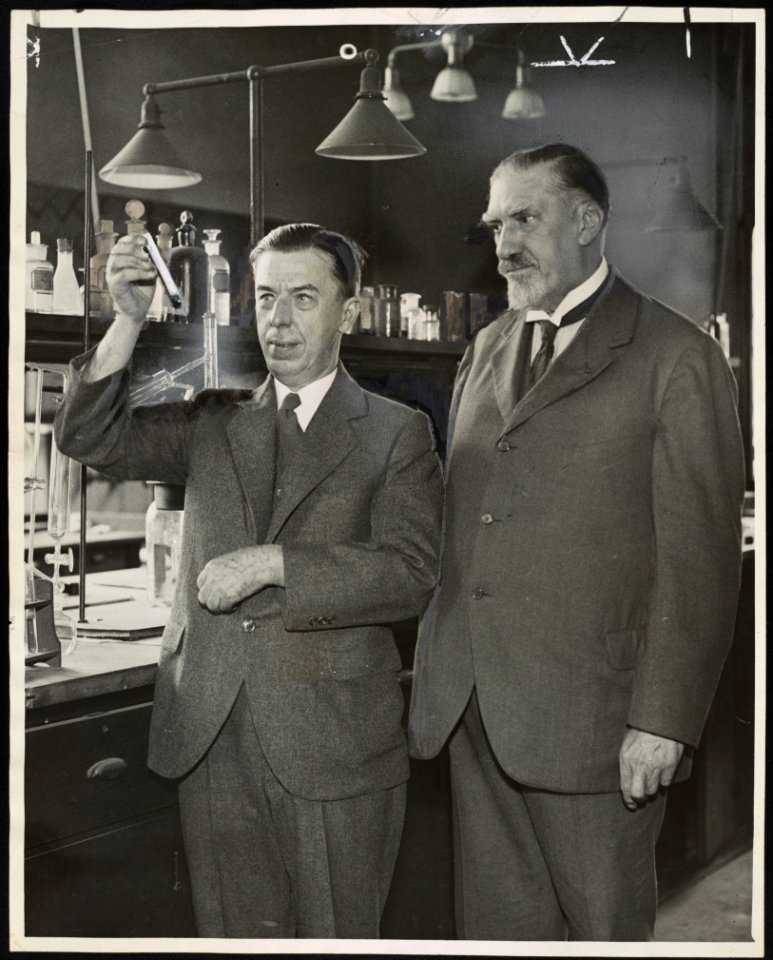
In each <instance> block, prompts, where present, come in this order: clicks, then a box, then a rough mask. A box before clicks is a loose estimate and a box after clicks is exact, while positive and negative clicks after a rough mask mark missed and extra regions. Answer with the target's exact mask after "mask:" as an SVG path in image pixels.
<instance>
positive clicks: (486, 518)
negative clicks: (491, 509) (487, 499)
mask: <svg viewBox="0 0 773 960" xmlns="http://www.w3.org/2000/svg"><path fill="white" fill-rule="evenodd" d="M480 520H481V523H487V524H488V523H493V522H494V518H493V517H492V516H491V514H490V513H484V514H483V516H482V517H481V518H480Z"/></svg>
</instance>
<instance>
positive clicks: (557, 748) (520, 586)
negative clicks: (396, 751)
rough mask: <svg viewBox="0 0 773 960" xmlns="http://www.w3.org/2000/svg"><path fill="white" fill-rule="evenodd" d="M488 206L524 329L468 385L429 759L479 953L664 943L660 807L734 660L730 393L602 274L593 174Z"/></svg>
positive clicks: (651, 310) (706, 354) (607, 271)
mask: <svg viewBox="0 0 773 960" xmlns="http://www.w3.org/2000/svg"><path fill="white" fill-rule="evenodd" d="M490 186H491V188H490V197H489V203H488V208H487V210H486V213H485V214H484V217H483V219H484V221H485V222H486V223H487V224H488V225H489V227H490V229H491V231H492V233H493V236H494V240H495V243H496V252H497V257H498V260H499V272H500V273H501V274H502V275H503V276H504V277H505V278H506V280H507V288H508V299H509V306H510V310H509V311H508V312H507V313H505V314H504V315H503V316H501V317H500V318H499V319H497V320H496V321H495V322H494V323H492V324H491V325H489V326H488V327H486V328H485V329H483V330H482V331H481V332H480V333H479V335H478V336H476V337H475V339H474V340H473V342H472V343H471V344H470V346H469V347H468V350H467V352H466V354H465V356H464V358H463V360H462V363H461V365H460V369H459V373H458V377H457V381H456V385H455V391H454V400H453V405H452V413H451V426H450V435H449V443H448V449H449V458H450V459H449V464H448V470H447V489H446V512H445V532H444V540H443V547H442V559H441V574H440V582H439V585H438V588H437V590H436V593H435V596H434V598H433V600H432V602H431V604H430V607H429V609H428V611H427V613H426V615H425V617H424V619H423V621H422V624H421V628H420V635H419V643H418V646H417V652H416V663H415V676H414V686H413V699H412V708H411V719H410V738H411V744H412V751H413V753H414V754H415V755H416V756H418V757H425V758H428V757H432V756H434V755H435V754H437V753H438V751H439V750H440V749H441V747H442V746H443V744H444V743H445V742H446V740H448V739H449V738H450V756H451V775H452V785H453V800H454V819H455V855H456V856H455V863H456V889H457V901H456V920H457V931H458V933H459V936H460V937H466V938H469V939H495V940H561V939H564V938H565V937H566V936H567V933H568V935H569V937H570V938H571V939H578V940H602V941H603V940H648V939H651V938H652V935H653V927H654V921H655V913H656V883H655V860H654V848H655V841H656V839H657V836H658V832H659V830H660V826H661V823H662V819H663V811H664V803H665V788H667V787H668V785H669V784H670V783H671V782H672V781H673V780H674V779H679V778H681V777H685V776H687V774H688V772H689V762H690V756H689V755H690V752H691V749H692V748H694V747H696V746H697V745H698V741H699V739H700V736H701V732H702V728H703V725H704V722H705V719H706V715H707V712H708V709H709V706H710V703H711V700H712V697H713V694H714V691H715V688H716V684H717V681H718V678H719V675H720V672H721V669H722V665H723V662H724V659H725V656H726V654H727V651H728V648H729V645H730V643H731V640H732V633H733V623H734V617H735V609H736V603H737V593H738V586H739V580H740V567H741V506H742V500H743V492H744V468H743V457H742V449H741V439H740V430H739V424H738V418H737V414H736V405H735V400H736V389H735V382H734V379H733V375H732V373H731V371H730V368H729V365H728V363H727V361H726V359H725V357H724V354H723V353H722V351H721V349H720V347H719V345H718V344H717V342H716V341H715V340H713V339H712V338H711V337H710V336H708V335H707V334H706V333H704V332H703V331H702V330H701V329H699V328H698V327H697V326H696V325H694V324H693V323H691V322H690V321H689V320H687V319H686V318H684V317H682V316H680V315H678V314H676V313H675V312H674V311H673V310H670V309H668V308H667V307H665V306H663V305H662V304H660V303H657V302H655V301H653V300H651V299H650V298H648V297H646V296H644V295H643V294H641V293H639V292H638V291H636V290H634V289H633V288H632V287H631V286H630V285H629V284H628V283H626V281H625V280H623V279H622V277H620V276H619V274H617V273H616V271H615V270H614V269H613V268H611V267H610V266H609V265H608V264H607V262H606V260H605V258H604V257H603V241H604V232H605V228H606V223H607V217H608V212H609V196H608V191H607V186H606V183H605V180H604V176H603V174H602V173H601V171H600V170H599V169H598V167H597V166H596V165H595V164H594V163H593V162H592V161H591V160H590V159H589V158H588V157H587V156H586V155H585V154H584V153H582V152H581V151H579V150H577V149H576V148H573V147H570V146H567V145H564V144H552V145H549V146H546V147H542V148H538V149H535V150H530V151H522V152H518V153H515V154H512V155H511V156H510V157H508V158H507V159H505V160H504V161H503V162H502V163H501V164H500V165H499V166H498V167H497V168H496V170H495V171H494V173H493V175H492V178H491V185H490Z"/></svg>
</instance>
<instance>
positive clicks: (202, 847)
mask: <svg viewBox="0 0 773 960" xmlns="http://www.w3.org/2000/svg"><path fill="white" fill-rule="evenodd" d="M178 792H179V797H180V813H181V818H182V824H183V836H184V839H185V849H186V855H187V857H188V862H189V867H190V873H191V886H192V890H193V900H194V910H195V914H196V924H197V927H198V931H199V935H200V936H202V937H261V938H264V937H357V938H363V939H366V938H367V939H371V938H377V937H378V935H379V921H380V918H381V912H382V910H383V907H384V904H385V902H386V897H387V894H388V892H389V884H390V881H391V878H392V872H393V870H394V864H395V859H396V857H397V852H398V849H399V845H400V837H401V833H402V825H403V817H404V810H405V793H406V786H405V784H400V785H398V786H396V787H392V788H391V789H388V790H382V791H377V792H375V793H370V794H363V795H360V796H357V797H349V798H344V799H341V800H329V801H314V800H306V799H304V798H302V797H295V796H293V795H291V794H290V793H288V792H287V791H286V790H285V789H284V787H283V786H282V784H281V783H280V782H279V781H278V780H277V779H276V777H275V776H274V774H273V771H272V770H271V768H270V766H269V764H268V762H267V761H266V758H265V756H264V754H263V751H262V749H261V746H260V740H259V737H258V735H257V733H256V730H255V728H254V725H253V722H252V717H251V714H250V710H249V704H248V700H247V697H246V695H245V692H244V689H242V691H241V692H240V694H239V696H238V698H237V700H236V703H235V704H234V708H233V710H232V711H231V714H230V716H229V717H228V720H227V721H226V723H225V725H224V726H223V729H222V730H221V731H220V733H219V735H218V737H217V739H216V740H215V742H214V743H213V744H212V746H211V747H210V749H209V751H208V752H207V755H206V756H205V757H204V759H203V760H202V761H201V763H200V764H199V765H198V766H197V767H196V769H195V770H194V771H193V772H192V773H191V774H189V775H188V776H187V777H186V778H185V779H184V780H183V781H182V782H181V783H180V786H179V791H178Z"/></svg>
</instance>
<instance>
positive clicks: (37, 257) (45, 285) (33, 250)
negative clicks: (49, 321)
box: [24, 230, 54, 313]
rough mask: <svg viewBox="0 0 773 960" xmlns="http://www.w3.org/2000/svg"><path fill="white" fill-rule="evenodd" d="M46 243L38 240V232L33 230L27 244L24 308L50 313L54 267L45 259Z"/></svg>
mask: <svg viewBox="0 0 773 960" xmlns="http://www.w3.org/2000/svg"><path fill="white" fill-rule="evenodd" d="M47 252H48V244H46V243H41V242H40V233H39V232H38V231H37V230H33V231H32V233H31V234H30V242H29V243H28V244H27V263H26V281H27V282H26V284H25V288H24V309H25V310H33V311H34V312H35V313H51V312H52V311H53V309H54V268H53V266H52V265H51V264H50V263H49V262H48V260H47V259H46V253H47Z"/></svg>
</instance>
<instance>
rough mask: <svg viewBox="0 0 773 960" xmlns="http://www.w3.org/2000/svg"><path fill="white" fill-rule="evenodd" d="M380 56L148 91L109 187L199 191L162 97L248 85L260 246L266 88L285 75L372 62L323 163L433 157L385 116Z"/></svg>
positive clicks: (110, 166) (345, 54)
mask: <svg viewBox="0 0 773 960" xmlns="http://www.w3.org/2000/svg"><path fill="white" fill-rule="evenodd" d="M377 60H378V52H377V51H376V50H366V51H364V52H363V53H358V52H357V48H356V47H355V46H353V45H352V44H350V43H345V44H344V45H343V46H342V47H341V48H340V50H339V55H338V56H337V57H324V58H322V59H319V60H302V61H298V62H295V63H282V64H276V65H274V66H270V67H261V66H251V67H247V68H246V69H245V70H239V71H236V72H234V73H221V74H213V75H210V76H204V77H191V78H189V79H185V80H171V81H168V82H165V83H147V84H145V86H144V87H143V93H144V95H145V101H144V103H143V105H142V115H141V120H140V125H139V128H138V130H137V133H135V135H134V136H133V137H132V139H131V140H130V141H129V143H128V144H127V145H126V146H125V147H124V148H123V149H122V150H121V151H120V152H119V153H117V154H116V156H115V157H113V159H112V160H111V161H110V162H109V163H107V164H105V166H104V167H103V168H102V169H101V170H100V172H99V175H100V177H101V178H102V179H103V180H105V181H106V182H107V183H114V184H117V185H120V186H123V187H136V188H138V189H140V190H170V189H174V188H179V187H188V186H192V185H193V184H196V183H199V182H200V180H201V179H202V177H201V174H199V173H197V172H196V171H194V170H190V169H188V167H187V166H186V164H185V162H184V161H182V160H181V159H180V158H179V157H178V155H177V152H176V151H175V149H174V147H173V146H172V144H171V143H170V142H169V140H168V139H167V138H166V134H165V133H164V126H163V124H162V123H161V111H160V109H159V107H158V104H157V103H156V101H155V99H154V97H155V95H157V94H162V93H173V92H174V91H177V90H191V89H195V88H198V87H209V86H217V85H220V84H223V83H236V82H242V81H247V82H248V83H249V92H250V242H251V245H252V246H254V245H255V244H256V243H257V242H258V240H259V239H260V237H261V236H262V235H263V155H262V151H263V80H264V79H265V78H266V77H271V76H274V75H275V74H279V73H297V72H301V71H308V70H315V69H318V68H321V67H330V66H336V65H341V64H342V63H345V62H347V61H354V62H365V63H366V64H367V66H366V68H365V69H364V70H363V71H362V76H361V80H360V92H359V93H358V94H357V97H356V98H355V101H356V102H355V105H354V107H353V108H352V110H350V111H349V114H348V115H347V116H346V117H345V118H344V120H343V121H342V122H341V123H340V124H339V125H338V126H337V127H336V129H335V130H334V131H333V133H332V134H331V135H330V137H328V138H327V139H326V140H325V141H323V143H321V144H320V145H319V147H318V148H317V151H316V152H317V153H319V154H320V155H321V156H328V157H337V158H340V159H346V160H352V159H357V160H386V159H402V158H405V157H413V156H419V155H420V154H422V153H425V152H426V149H425V147H423V146H422V145H421V144H420V143H419V141H418V140H416V138H415V137H413V136H412V134H410V133H409V132H408V131H407V130H406V129H405V128H404V127H402V125H401V124H400V123H399V122H398V121H397V120H396V119H395V118H394V117H393V116H392V115H391V114H390V113H389V111H388V110H386V109H385V108H384V103H383V99H384V98H383V97H382V96H381V93H380V77H379V73H378V70H377V69H376V67H375V66H374V64H375V62H376V61H377Z"/></svg>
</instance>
